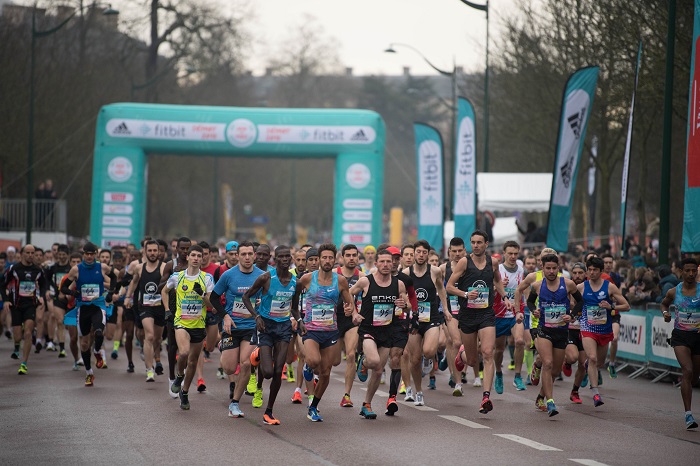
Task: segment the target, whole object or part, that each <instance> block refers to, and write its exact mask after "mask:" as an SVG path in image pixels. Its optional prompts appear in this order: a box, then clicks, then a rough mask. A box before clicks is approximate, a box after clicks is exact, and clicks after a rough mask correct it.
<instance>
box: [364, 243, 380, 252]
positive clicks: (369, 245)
mask: <svg viewBox="0 0 700 466" xmlns="http://www.w3.org/2000/svg"><path fill="white" fill-rule="evenodd" d="M363 251H364V252H367V251H375V252H376V251H377V248H375V247H374V246H372V245H371V244H368V245H367V246H365V249H364V250H363Z"/></svg>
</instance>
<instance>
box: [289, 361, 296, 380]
mask: <svg viewBox="0 0 700 466" xmlns="http://www.w3.org/2000/svg"><path fill="white" fill-rule="evenodd" d="M296 381H297V379H296V378H295V377H294V368H293V367H292V365H291V364H288V365H287V382H289V383H294V382H296Z"/></svg>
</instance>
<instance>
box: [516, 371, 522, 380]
mask: <svg viewBox="0 0 700 466" xmlns="http://www.w3.org/2000/svg"><path fill="white" fill-rule="evenodd" d="M515 378H516V379H522V378H523V376H522V374H521V373H520V372H516V373H515Z"/></svg>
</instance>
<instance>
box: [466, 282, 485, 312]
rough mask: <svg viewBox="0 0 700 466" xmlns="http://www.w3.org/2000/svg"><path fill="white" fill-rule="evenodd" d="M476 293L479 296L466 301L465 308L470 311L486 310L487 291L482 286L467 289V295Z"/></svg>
mask: <svg viewBox="0 0 700 466" xmlns="http://www.w3.org/2000/svg"><path fill="white" fill-rule="evenodd" d="M472 291H476V292H478V293H479V295H478V296H477V297H476V298H474V299H467V307H469V308H471V309H486V308H487V307H489V293H490V292H489V289H488V288H487V287H484V286H479V287H470V288H467V293H470V292H472Z"/></svg>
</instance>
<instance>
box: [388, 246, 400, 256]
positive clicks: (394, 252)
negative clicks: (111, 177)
mask: <svg viewBox="0 0 700 466" xmlns="http://www.w3.org/2000/svg"><path fill="white" fill-rule="evenodd" d="M386 250H387V251H389V252H390V253H391V255H392V256H396V255H398V256H400V255H401V250H400V249H399V248H397V247H396V246H389V247H388V248H386Z"/></svg>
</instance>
